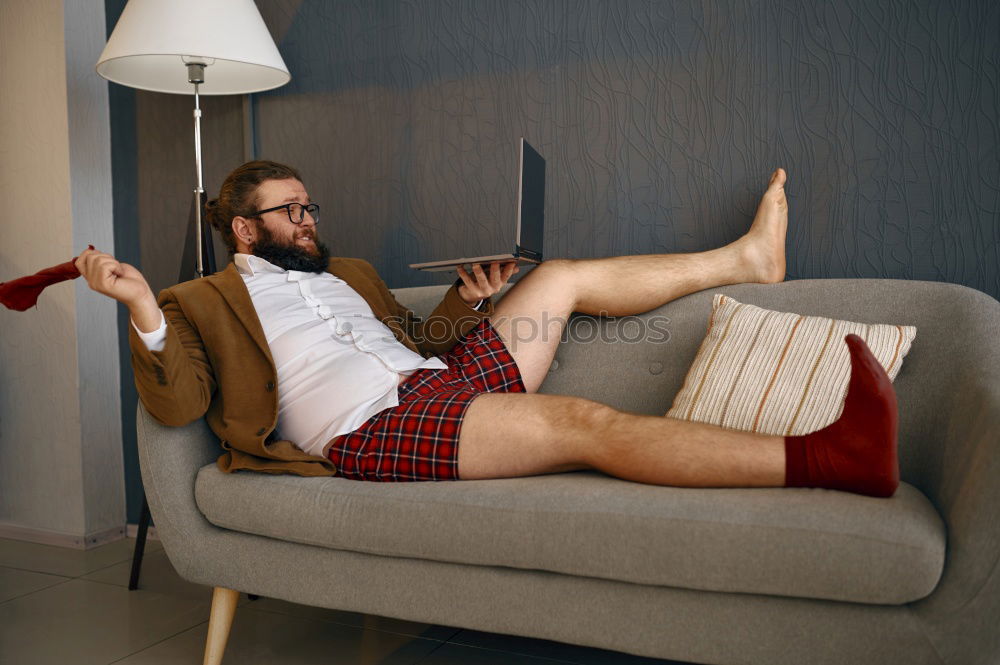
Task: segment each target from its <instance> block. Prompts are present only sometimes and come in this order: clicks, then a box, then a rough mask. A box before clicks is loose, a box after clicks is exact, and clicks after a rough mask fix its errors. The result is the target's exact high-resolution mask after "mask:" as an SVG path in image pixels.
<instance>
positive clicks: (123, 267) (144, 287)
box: [75, 249, 161, 332]
mask: <svg viewBox="0 0 1000 665" xmlns="http://www.w3.org/2000/svg"><path fill="white" fill-rule="evenodd" d="M75 265H76V269H77V270H79V271H80V275H82V276H83V278H84V279H86V280H87V284H88V285H89V286H90V288H91V289H93V290H94V291H97V292H98V293H102V294H104V295H106V296H109V297H111V298H114V299H115V300H117V301H118V302H120V303H122V304H124V305H125V306H126V307H128V309H129V312H130V313H131V314H132V320H133V321H135V324H136V326H138V327H139V329H140V330H142V331H144V332H149V331H151V330H155V329H156V328H157V327H159V325H160V321H161V318H160V317H161V314H160V308H159V307H157V305H156V297H155V296H154V295H153V291H152V289H150V288H149V284H148V283H147V282H146V278H145V277H143V276H142V273H141V272H139V271H138V270H136V269H135V268H133V267H132V266H130V265H129V264H127V263H121V262H120V261H118V260H117V259H115V257H113V256H111V255H110V254H105V253H104V252H98V251H97V250H95V249H87V250H84V251H83V252H82V253H81V254H80V256H79V257H78V258H77V259H76V264H75Z"/></svg>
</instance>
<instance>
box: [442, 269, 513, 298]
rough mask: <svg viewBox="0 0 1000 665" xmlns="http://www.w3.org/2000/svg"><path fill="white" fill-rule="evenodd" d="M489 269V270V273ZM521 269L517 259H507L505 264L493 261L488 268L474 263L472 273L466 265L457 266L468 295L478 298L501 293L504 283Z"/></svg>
mask: <svg viewBox="0 0 1000 665" xmlns="http://www.w3.org/2000/svg"><path fill="white" fill-rule="evenodd" d="M487 270H488V271H489V272H488V273H487ZM518 270H519V268H518V266H517V262H516V261H507V262H504V263H503V265H501V264H500V262H499V261H492V262H490V264H489V267H488V268H487V269H484V268H483V266H482V265H481V264H478V263H476V264H473V266H472V270H471V274H470V272H469V271H467V270H466V269H465V267H464V266H457V268H456V271H457V272H458V276H459V277H460V278H461V280H462V284H463V285H464V286H465V291H466V292H467V295H468V297H474V298H478V299H483V298H489V297H491V296H493V295H495V294H496V293H499V291H500V289H502V288H503V286H504V284H506V283H507V281H508V280H509V279H510V278H511V276H512V275H513V274H514V273H516V272H517V271H518Z"/></svg>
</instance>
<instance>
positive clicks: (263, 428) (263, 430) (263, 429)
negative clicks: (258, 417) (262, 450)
mask: <svg viewBox="0 0 1000 665" xmlns="http://www.w3.org/2000/svg"><path fill="white" fill-rule="evenodd" d="M266 431H267V428H266V427H261V428H260V429H259V430H257V436H264V432H266Z"/></svg>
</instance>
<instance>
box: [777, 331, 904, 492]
mask: <svg viewBox="0 0 1000 665" xmlns="http://www.w3.org/2000/svg"><path fill="white" fill-rule="evenodd" d="M844 341H845V342H847V348H848V350H849V351H850V354H851V380H850V383H849V384H848V388H847V399H846V401H845V403H844V412H843V413H842V414H841V416H840V418H838V419H837V420H836V421H834V422H833V423H831V424H830V425H828V426H827V427H824V428H823V429H821V430H819V431H817V432H813V433H812V434H806V435H805V436H786V437H785V487H824V488H827V489H835V490H844V491H847V492H856V493H857V494H867V495H868V496H879V497H890V496H892V495H893V493H894V492H895V491H896V487H898V486H899V461H898V458H897V456H896V454H897V453H896V436H897V425H898V422H897V408H896V391H895V390H893V387H892V382H891V381H890V380H889V377H888V375H887V374H886V373H885V370H884V369H882V365H881V364H880V363H879V361H878V360H876V359H875V356H873V355H872V352H871V351H870V350H869V349H868V346H866V345H865V343H864V341H862V339H861V338H860V337H858V336H857V335H848V336H847V337H846V338H844Z"/></svg>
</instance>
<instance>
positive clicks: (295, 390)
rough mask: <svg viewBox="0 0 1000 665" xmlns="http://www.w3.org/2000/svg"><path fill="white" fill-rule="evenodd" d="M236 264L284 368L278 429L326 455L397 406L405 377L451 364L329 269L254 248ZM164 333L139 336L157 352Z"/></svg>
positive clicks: (276, 359)
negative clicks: (404, 334)
mask: <svg viewBox="0 0 1000 665" xmlns="http://www.w3.org/2000/svg"><path fill="white" fill-rule="evenodd" d="M233 262H234V263H235V264H236V268H237V270H239V272H240V275H241V276H242V277H243V281H244V283H245V284H246V286H247V290H248V291H249V292H250V300H251V301H252V302H253V306H254V309H256V310H257V317H258V318H259V319H260V323H261V326H262V327H263V329H264V337H265V338H266V339H267V345H268V347H269V348H270V350H271V357H272V358H273V359H274V364H275V367H276V368H277V371H278V425H277V435H278V436H279V437H281V438H283V439H288V440H289V441H292V442H293V443H294V444H295V445H296V446H298V447H299V448H301V449H302V450H304V451H305V452H307V453H309V454H312V455H320V456H322V454H323V448H324V447H325V446H326V444H327V443H328V442H329V441H330V439H332V438H334V437H336V436H339V435H341V434H346V433H347V432H353V431H354V430H356V429H357V428H358V427H360V426H361V425H362V424H363V423H364V422H365V421H366V420H368V419H369V418H371V417H372V416H373V415H375V414H376V413H378V412H379V411H382V410H383V409H387V408H390V407H393V406H396V405H397V404H399V397H398V393H397V386H398V385H399V381H400V379H401V377H403V376H407V375H409V374H412V373H413V372H414V371H415V370H417V369H423V368H438V369H445V368H447V365H445V363H444V362H442V361H441V360H440V359H439V358H423V357H422V356H420V355H419V354H417V353H414V352H413V351H411V350H410V349H408V348H407V347H406V346H404V345H403V344H401V343H400V342H399V341H398V340H397V339H396V337H395V336H394V335H393V334H392V331H391V330H389V328H388V327H387V326H386V325H385V324H383V323H382V322H381V321H379V320H378V319H377V318H376V317H375V315H374V314H373V313H372V310H371V307H369V306H368V303H367V302H366V301H365V299H364V298H362V297H361V296H360V295H358V293H357V292H356V291H355V290H354V289H352V288H351V287H350V286H348V285H347V283H346V282H344V281H343V280H341V279H339V278H337V277H335V276H333V275H331V274H330V273H328V272H322V273H307V272H300V271H297V270H283V269H281V268H279V267H277V266H275V265H273V264H271V263H269V262H267V261H265V260H264V259H262V258H260V257H257V256H251V255H249V254H236V255H235V256H234V257H233ZM136 331H137V332H138V329H137V330H136ZM166 334H167V329H166V322H165V321H164V322H162V323H161V325H160V328H159V329H158V330H156V331H154V332H151V333H141V332H140V333H139V336H140V338H142V340H143V342H145V344H146V346H147V347H148V348H149V349H150V350H152V351H159V350H162V349H163V345H164V343H165V340H166Z"/></svg>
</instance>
